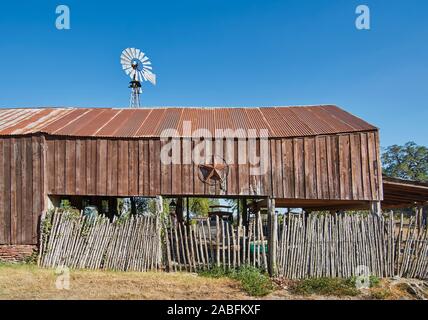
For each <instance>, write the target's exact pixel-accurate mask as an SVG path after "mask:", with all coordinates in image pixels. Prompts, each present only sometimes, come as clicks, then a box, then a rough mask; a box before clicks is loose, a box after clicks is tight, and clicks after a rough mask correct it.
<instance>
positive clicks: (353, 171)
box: [0, 105, 383, 245]
mask: <svg viewBox="0 0 428 320" xmlns="http://www.w3.org/2000/svg"><path fill="white" fill-rule="evenodd" d="M225 132H226V133H225ZM167 144H170V146H172V147H171V148H170V149H168V148H167V147H166V145H167ZM201 146H202V148H201ZM195 148H197V149H198V148H199V149H198V152H197V154H198V157H197V158H198V159H195V157H196V156H195ZM163 150H166V152H163ZM162 154H163V155H164V158H166V159H167V160H164V159H163V158H162ZM379 156H380V154H379V132H378V129H377V128H376V127H374V126H372V125H370V124H368V123H367V122H365V121H363V120H361V119H360V118H358V117H356V116H353V115H351V114H349V113H347V112H346V111H344V110H342V109H340V108H338V107H336V106H329V105H326V106H307V107H264V108H152V109H149V108H143V109H106V108H92V109H84V108H38V109H0V177H1V179H0V245H35V244H37V243H38V240H39V232H38V221H39V217H40V215H41V214H42V212H43V211H45V210H46V209H47V208H48V207H49V206H56V205H58V204H59V201H60V200H61V199H62V198H64V197H68V198H70V199H72V200H73V201H75V202H76V201H77V202H78V203H83V202H84V201H87V202H88V203H89V202H94V201H95V202H97V203H99V202H100V201H103V200H104V201H106V202H107V205H111V203H110V202H109V201H112V199H114V198H117V197H132V196H146V197H154V196H158V195H160V196H167V197H175V198H181V197H192V196H199V197H219V198H240V199H248V198H253V199H259V200H263V201H265V203H266V201H267V202H268V203H266V204H267V205H269V203H270V202H271V201H272V200H274V201H275V202H274V203H275V205H276V206H277V207H281V206H282V207H296V208H305V209H308V210H312V209H317V210H318V209H323V210H337V209H352V208H360V209H371V210H373V211H376V210H379V203H380V201H381V200H383V190H382V189H383V188H382V174H381V163H380V159H379ZM171 159H172V160H171ZM201 159H202V160H201ZM261 159H265V161H261ZM174 160H176V161H174ZM177 160H178V161H177ZM261 162H263V163H261ZM271 205H272V204H271ZM78 206H79V205H78Z"/></svg>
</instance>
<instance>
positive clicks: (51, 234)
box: [39, 212, 162, 271]
mask: <svg viewBox="0 0 428 320" xmlns="http://www.w3.org/2000/svg"><path fill="white" fill-rule="evenodd" d="M161 262H162V261H161V238H160V226H159V221H158V219H156V218H152V217H146V216H137V217H133V216H131V217H130V218H129V219H114V220H113V221H112V222H110V220H109V219H108V218H105V217H102V216H99V217H96V218H87V217H83V216H77V217H76V215H75V214H71V213H69V212H57V213H55V214H53V215H52V216H48V217H47V218H46V219H45V220H44V221H43V222H42V239H41V245H40V260H39V264H40V265H41V266H44V267H56V266H67V267H70V268H87V269H112V270H120V271H148V270H157V269H159V268H160V266H161Z"/></svg>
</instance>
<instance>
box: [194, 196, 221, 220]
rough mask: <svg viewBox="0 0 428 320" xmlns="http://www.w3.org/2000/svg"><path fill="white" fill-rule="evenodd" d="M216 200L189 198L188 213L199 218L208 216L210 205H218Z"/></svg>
mask: <svg viewBox="0 0 428 320" xmlns="http://www.w3.org/2000/svg"><path fill="white" fill-rule="evenodd" d="M218 204H219V200H218V199H208V198H189V207H190V212H192V213H193V214H194V215H197V216H200V217H206V216H208V212H209V210H210V206H211V205H218Z"/></svg>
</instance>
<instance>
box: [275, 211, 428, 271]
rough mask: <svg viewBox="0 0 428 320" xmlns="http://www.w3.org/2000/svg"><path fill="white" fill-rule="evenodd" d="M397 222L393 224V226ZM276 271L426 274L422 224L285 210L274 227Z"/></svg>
mask: <svg viewBox="0 0 428 320" xmlns="http://www.w3.org/2000/svg"><path fill="white" fill-rule="evenodd" d="M397 226H398V228H397ZM278 239H279V240H278V247H277V248H278V249H277V250H278V260H277V264H278V269H279V270H278V271H279V275H280V276H283V277H286V278H290V279H301V278H308V277H343V278H347V277H351V276H355V275H360V272H361V270H367V271H368V272H369V273H370V274H372V275H375V276H378V277H393V276H396V275H399V276H401V277H409V278H420V279H427V278H428V229H427V228H426V227H421V226H419V225H417V224H416V221H415V219H414V217H412V218H411V220H410V223H409V226H408V227H407V228H406V229H404V228H403V217H401V220H400V221H399V222H397V221H395V220H394V217H393V215H392V214H391V215H390V216H389V217H387V218H384V217H377V216H373V215H368V216H362V215H339V216H332V215H304V214H301V215H289V216H288V217H287V218H285V219H284V221H283V223H282V225H281V226H280V227H279V228H278Z"/></svg>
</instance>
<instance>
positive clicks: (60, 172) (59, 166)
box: [55, 139, 66, 194]
mask: <svg viewBox="0 0 428 320" xmlns="http://www.w3.org/2000/svg"><path fill="white" fill-rule="evenodd" d="M65 175H66V172H65V140H63V139H58V140H55V194H65Z"/></svg>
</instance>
